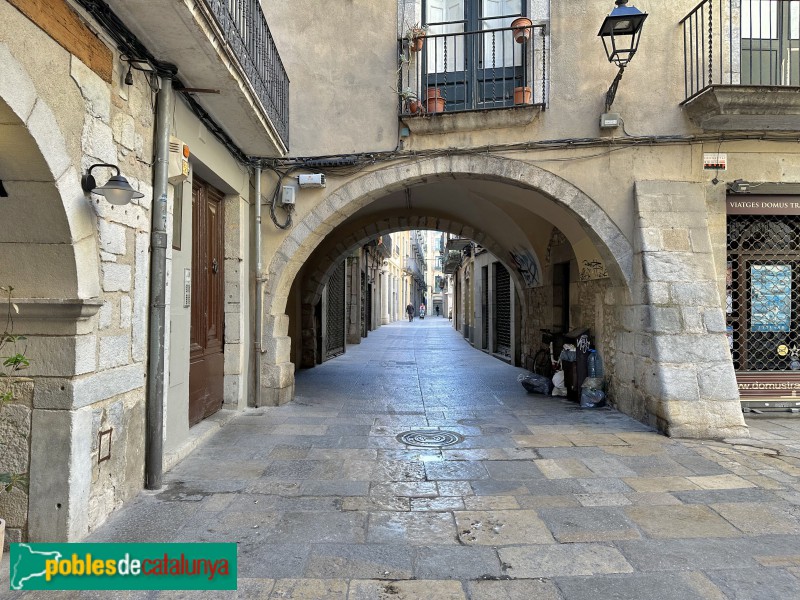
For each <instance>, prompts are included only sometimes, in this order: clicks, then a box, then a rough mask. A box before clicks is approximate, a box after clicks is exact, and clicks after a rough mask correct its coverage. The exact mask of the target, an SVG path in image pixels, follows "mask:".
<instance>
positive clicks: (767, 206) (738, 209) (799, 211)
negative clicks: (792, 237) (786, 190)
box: [725, 194, 800, 215]
mask: <svg viewBox="0 0 800 600" xmlns="http://www.w3.org/2000/svg"><path fill="white" fill-rule="evenodd" d="M725 205H726V208H727V211H728V214H729V215H800V196H756V195H754V194H736V195H731V196H728V197H727V198H726V199H725Z"/></svg>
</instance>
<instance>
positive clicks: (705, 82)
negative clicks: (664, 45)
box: [681, 0, 800, 131]
mask: <svg viewBox="0 0 800 600" xmlns="http://www.w3.org/2000/svg"><path fill="white" fill-rule="evenodd" d="M681 25H682V27H683V47H684V83H685V97H686V99H685V100H684V101H683V102H682V103H681V105H682V106H683V107H684V110H686V112H687V114H688V116H689V118H690V119H691V120H692V121H693V122H694V123H695V124H696V125H698V126H699V127H701V128H703V129H705V130H711V131H730V130H756V131H798V130H800V94H798V91H800V10H798V2H797V1H796V0H768V1H764V0H703V1H702V2H701V3H700V4H699V5H697V7H696V8H695V9H694V10H693V11H692V12H691V13H689V14H688V15H687V16H686V17H684V19H683V20H682V21H681Z"/></svg>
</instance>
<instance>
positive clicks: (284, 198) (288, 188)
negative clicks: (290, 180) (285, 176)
mask: <svg viewBox="0 0 800 600" xmlns="http://www.w3.org/2000/svg"><path fill="white" fill-rule="evenodd" d="M294 196H295V189H294V186H292V185H285V186H283V188H282V189H281V206H291V207H294Z"/></svg>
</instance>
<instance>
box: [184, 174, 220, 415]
mask: <svg viewBox="0 0 800 600" xmlns="http://www.w3.org/2000/svg"><path fill="white" fill-rule="evenodd" d="M222 211H223V202H222V194H221V193H220V192H218V191H217V190H215V189H214V188H212V187H211V186H209V185H208V184H206V183H205V182H203V181H202V180H200V179H198V178H195V181H194V183H193V184H192V234H193V235H192V308H191V322H192V329H191V353H190V359H189V425H190V426H191V425H196V424H197V423H199V422H200V421H202V420H203V419H205V418H206V417H209V416H210V415H212V414H214V413H215V412H217V411H218V410H219V409H220V408H222V401H223V380H224V354H223V349H224V334H223V323H224V306H223V294H224V281H225V276H224V273H223V265H224V253H223V249H224V228H223V212H222Z"/></svg>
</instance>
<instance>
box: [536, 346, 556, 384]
mask: <svg viewBox="0 0 800 600" xmlns="http://www.w3.org/2000/svg"><path fill="white" fill-rule="evenodd" d="M533 372H534V373H536V374H537V375H542V376H544V377H547V378H548V379H550V378H551V377H552V376H553V365H552V363H551V362H550V352H549V351H548V350H544V349H542V350H539V351H538V352H537V353H536V355H535V356H534V357H533Z"/></svg>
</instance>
